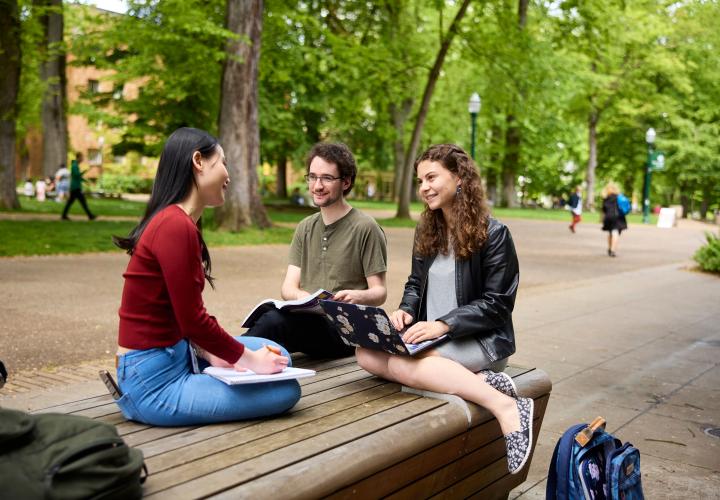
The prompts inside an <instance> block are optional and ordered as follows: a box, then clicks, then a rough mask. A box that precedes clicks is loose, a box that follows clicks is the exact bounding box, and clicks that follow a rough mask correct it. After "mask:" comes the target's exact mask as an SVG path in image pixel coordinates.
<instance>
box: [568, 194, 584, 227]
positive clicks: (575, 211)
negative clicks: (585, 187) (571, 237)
mask: <svg viewBox="0 0 720 500" xmlns="http://www.w3.org/2000/svg"><path fill="white" fill-rule="evenodd" d="M568 206H569V207H570V213H572V223H571V224H570V226H568V227H569V228H570V231H572V232H573V233H574V232H575V226H577V224H578V223H579V222H580V220H581V219H582V187H581V186H578V187H576V188H575V191H574V192H573V194H571V195H570V201H568Z"/></svg>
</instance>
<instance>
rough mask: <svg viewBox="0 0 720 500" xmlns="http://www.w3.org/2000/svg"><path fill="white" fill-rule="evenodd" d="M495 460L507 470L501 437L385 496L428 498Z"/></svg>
mask: <svg viewBox="0 0 720 500" xmlns="http://www.w3.org/2000/svg"><path fill="white" fill-rule="evenodd" d="M496 461H501V462H504V463H505V472H507V461H506V460H505V440H503V439H496V440H494V441H492V442H491V443H488V444H486V445H485V446H483V447H482V448H480V449H478V450H475V451H473V452H470V453H468V454H467V455H464V456H462V457H461V458H459V459H457V460H455V461H453V462H451V463H449V464H447V465H445V466H444V467H441V468H440V469H437V470H434V471H431V473H430V474H427V475H426V476H425V477H423V478H422V479H419V480H417V481H415V482H414V483H412V484H410V485H408V486H407V487H405V488H403V489H401V490H399V491H397V492H395V493H394V494H392V495H389V496H388V497H387V498H388V499H392V500H403V499H414V498H419V497H423V498H428V497H429V496H431V495H434V494H436V493H439V492H442V491H443V490H445V489H447V488H449V487H451V486H453V485H455V484H456V483H457V482H458V481H460V480H462V479H464V478H466V477H467V476H468V475H470V474H472V473H474V472H476V471H482V470H483V469H484V468H486V467H488V466H489V465H490V464H492V463H493V462H496ZM500 477H501V475H498V477H497V478H493V480H495V479H499V478H500Z"/></svg>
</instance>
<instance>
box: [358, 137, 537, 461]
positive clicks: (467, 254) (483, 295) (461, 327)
mask: <svg viewBox="0 0 720 500" xmlns="http://www.w3.org/2000/svg"><path fill="white" fill-rule="evenodd" d="M415 172H416V174H417V180H418V191H419V194H420V197H421V198H422V200H423V201H424V202H425V210H424V211H423V213H422V215H421V218H420V222H419V224H418V226H417V229H416V233H415V245H414V248H413V255H412V271H411V274H410V277H409V278H408V281H407V283H406V284H405V292H404V294H403V298H402V302H401V304H400V307H399V309H397V310H396V311H394V312H393V313H391V314H390V321H391V323H392V325H393V327H394V328H395V329H396V330H398V331H400V330H402V329H404V328H405V327H406V326H407V325H412V326H410V328H408V330H407V331H406V332H405V333H404V334H403V340H404V341H405V342H408V343H413V344H417V343H419V342H422V341H425V340H430V339H434V338H437V337H440V336H442V335H444V334H447V335H448V337H449V340H447V341H445V342H444V343H441V344H439V346H438V347H436V348H433V349H432V350H430V351H427V352H425V353H421V354H418V355H417V356H416V357H410V356H399V355H392V354H387V353H385V352H382V351H374V350H368V349H364V348H362V347H358V348H357V351H356V355H357V360H358V363H359V364H360V366H362V367H363V368H364V369H365V370H367V371H369V372H370V373H373V374H375V375H378V376H380V377H383V378H385V379H388V380H392V381H395V382H398V383H401V384H404V385H407V386H410V387H415V388H418V389H422V390H429V391H435V392H442V393H448V394H456V395H458V396H460V397H462V398H463V399H466V400H468V401H472V402H474V403H476V404H478V405H480V406H483V407H485V408H487V409H488V410H490V412H492V414H493V415H494V416H495V417H496V418H497V420H498V422H499V423H500V428H501V429H502V432H503V434H504V436H505V445H506V449H507V459H508V469H509V470H510V472H511V473H512V474H515V473H517V472H519V471H520V470H521V469H522V467H523V466H524V465H525V463H526V462H527V460H528V457H529V456H530V450H531V449H532V418H533V407H534V405H533V400H532V399H530V398H522V397H519V396H518V394H517V389H516V388H515V384H514V383H513V381H512V378H510V377H509V376H508V375H506V374H505V373H502V370H503V369H504V368H505V366H506V365H507V358H508V357H509V356H510V355H511V354H513V353H514V352H515V335H514V330H513V324H512V310H513V306H514V304H515V295H516V294H517V289H518V283H519V268H518V260H517V254H516V253H515V246H514V244H513V240H512V237H511V236H510V231H509V230H508V228H507V227H506V226H505V225H503V224H502V223H500V222H498V221H497V220H495V219H493V218H492V217H490V215H489V213H488V209H487V206H486V204H485V195H484V192H483V188H482V183H481V182H480V177H479V175H478V173H477V169H476V167H475V164H474V163H473V161H472V160H471V159H470V157H469V156H468V154H467V153H466V152H465V151H463V150H462V149H460V148H459V147H457V146H454V145H451V144H440V145H436V146H432V147H431V148H430V149H428V150H427V151H425V153H423V154H422V155H421V156H420V157H419V158H418V160H417V161H416V162H415ZM495 370H497V371H500V373H496V372H495Z"/></svg>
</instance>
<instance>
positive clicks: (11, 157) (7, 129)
mask: <svg viewBox="0 0 720 500" xmlns="http://www.w3.org/2000/svg"><path fill="white" fill-rule="evenodd" d="M0 11H2V15H0V47H2V50H0V68H2V71H0V207H2V208H20V203H19V202H18V198H17V192H16V191H15V120H16V118H17V112H18V102H17V96H18V92H19V90H20V68H21V52H20V13H19V11H18V3H17V0H0Z"/></svg>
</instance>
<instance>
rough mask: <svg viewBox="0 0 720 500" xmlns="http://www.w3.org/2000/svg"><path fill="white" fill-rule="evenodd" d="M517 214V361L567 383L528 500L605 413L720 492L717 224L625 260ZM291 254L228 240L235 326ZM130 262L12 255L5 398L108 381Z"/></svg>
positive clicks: (396, 273)
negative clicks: (563, 448) (710, 245)
mask: <svg viewBox="0 0 720 500" xmlns="http://www.w3.org/2000/svg"><path fill="white" fill-rule="evenodd" d="M506 222H507V223H508V225H509V226H510V228H511V230H512V233H513V236H514V238H515V241H516V246H517V248H518V253H519V255H520V264H521V288H520V293H519V297H518V302H517V306H516V311H515V313H514V320H515V323H516V331H517V343H518V352H517V354H516V355H515V356H514V358H513V362H514V363H516V364H520V365H527V366H537V367H539V368H542V369H544V370H545V371H547V372H548V373H549V374H550V376H551V378H552V380H553V383H554V389H553V393H552V396H551V398H550V404H549V407H548V411H547V413H546V417H545V422H544V423H543V428H542V432H541V436H540V442H539V443H538V447H537V449H536V452H535V457H534V459H533V462H532V466H531V470H530V476H529V479H528V481H527V482H526V483H525V484H524V485H523V486H521V487H520V488H518V489H516V490H515V491H514V492H513V495H512V496H513V497H516V496H521V498H544V479H545V476H546V474H547V466H548V463H549V459H550V455H551V453H552V446H553V445H554V443H555V441H556V440H557V439H558V438H559V436H560V434H561V433H562V431H563V430H565V429H566V428H567V427H568V426H569V425H571V424H573V423H577V422H581V421H589V420H591V419H592V418H593V417H595V416H596V415H602V416H604V417H605V418H606V419H607V420H608V429H609V430H611V431H614V432H617V434H618V435H619V436H620V437H622V438H623V439H625V440H629V441H631V442H633V443H634V444H635V445H637V446H638V447H639V448H640V449H641V452H642V465H643V475H644V479H643V480H644V483H645V488H646V493H647V496H648V498H720V496H719V493H718V492H720V440H718V439H717V438H713V437H710V436H708V435H706V434H705V433H704V430H705V429H706V428H710V427H720V389H719V388H720V362H719V361H718V360H720V308H718V306H717V305H718V303H720V279H718V278H717V277H715V276H710V275H706V274H703V273H699V272H696V271H693V270H692V268H693V264H692V262H691V261H690V260H689V258H690V256H691V255H692V253H693V252H694V250H695V249H696V248H697V247H698V246H700V245H701V244H702V243H703V241H704V238H703V232H704V231H705V230H708V229H711V228H713V226H705V225H702V224H699V223H693V222H691V221H681V225H680V226H679V227H677V228H674V229H667V230H662V229H657V228H655V227H647V226H631V228H630V230H629V231H628V232H627V233H626V234H624V235H623V237H622V239H621V242H620V249H619V252H618V254H619V256H618V257H617V258H615V259H611V258H609V257H607V255H606V254H605V241H604V234H603V233H601V231H600V230H599V226H598V224H594V223H593V224H590V223H583V224H582V225H581V226H580V227H579V231H578V233H577V234H574V235H573V234H570V233H569V232H568V230H567V225H566V224H565V223H561V222H550V221H526V220H514V219H509V220H507V221H506ZM386 232H387V235H388V241H389V255H390V272H389V276H388V285H389V298H388V302H387V307H388V308H390V307H392V306H394V305H395V304H397V303H398V301H399V298H400V294H401V292H402V284H403V282H404V279H405V278H406V276H407V273H408V271H409V259H408V253H409V250H410V246H411V242H412V231H411V230H409V229H388V230H387V231H386ZM286 254H287V249H286V248H285V247H284V246H259V247H243V248H217V249H212V255H213V268H214V273H215V275H216V276H217V277H218V280H217V290H216V291H215V292H212V291H210V290H208V291H207V293H206V294H205V296H206V302H207V305H208V309H209V310H210V311H211V312H212V313H213V314H215V315H216V316H217V317H218V318H219V319H220V321H221V323H222V324H223V325H224V326H225V327H226V328H227V329H228V330H230V331H231V332H238V331H240V328H239V325H240V324H241V322H242V319H243V317H244V315H245V314H246V313H247V312H248V311H249V310H250V308H251V307H252V306H253V305H254V304H255V303H256V302H257V301H258V300H259V299H260V298H264V297H274V296H277V295H278V290H279V287H280V282H281V280H282V277H283V273H284V269H285V265H286ZM126 263H127V257H126V256H125V255H123V254H119V253H114V254H89V255H84V256H59V257H29V258H4V259H0V282H1V283H2V285H3V286H2V287H0V317H1V318H2V322H1V323H0V357H2V358H3V359H4V360H5V362H6V364H8V365H9V367H10V369H11V370H12V371H14V372H16V377H17V380H18V382H17V384H16V385H10V386H9V389H5V390H4V395H3V394H0V404H6V405H11V406H16V407H26V408H31V407H32V405H33V397H34V395H35V394H38V393H39V392H42V391H41V390H40V388H41V387H43V386H49V385H54V386H55V388H54V389H52V390H51V391H45V392H50V393H51V394H53V396H54V397H57V398H62V397H63V392H65V393H66V394H65V397H67V393H68V392H72V393H79V392H82V390H83V387H85V386H88V385H93V386H96V385H97V384H99V382H98V381H95V380H90V381H88V379H89V378H91V377H92V376H93V374H94V372H95V370H96V368H97V366H107V365H108V364H109V363H110V355H111V353H112V352H113V350H114V345H115V344H114V343H115V335H116V330H117V307H118V303H119V297H120V293H121V289H122V278H121V274H122V272H123V270H124V268H125V265H126ZM48 366H51V367H54V368H48ZM29 368H35V369H36V370H35V371H34V372H28V371H27V369H29ZM69 379H72V380H73V381H72V384H73V385H66V384H67V381H68V380H69ZM20 384H24V387H23V386H22V385H20Z"/></svg>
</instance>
